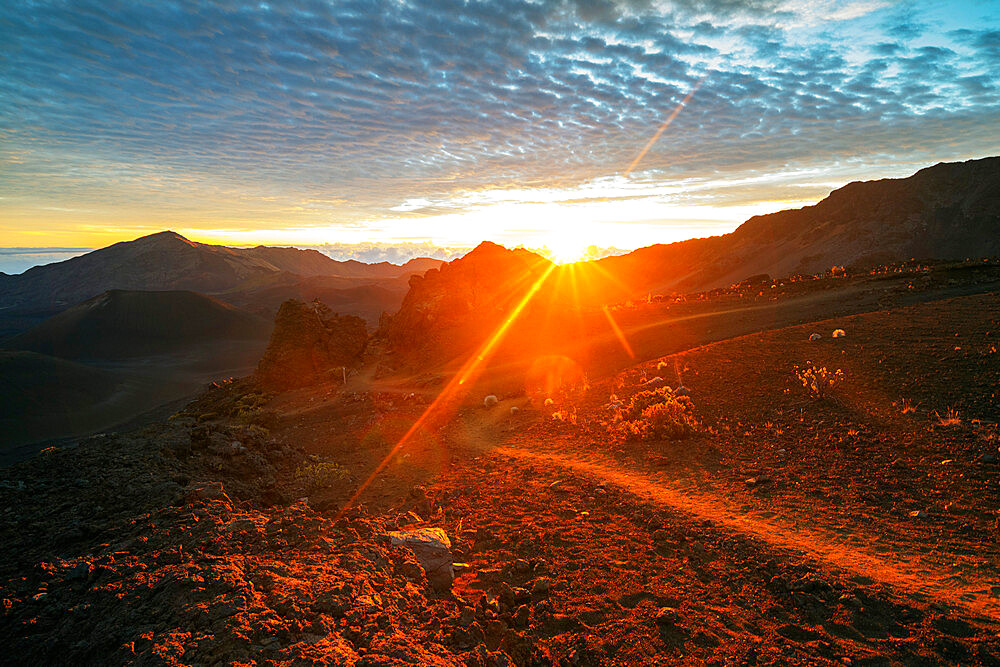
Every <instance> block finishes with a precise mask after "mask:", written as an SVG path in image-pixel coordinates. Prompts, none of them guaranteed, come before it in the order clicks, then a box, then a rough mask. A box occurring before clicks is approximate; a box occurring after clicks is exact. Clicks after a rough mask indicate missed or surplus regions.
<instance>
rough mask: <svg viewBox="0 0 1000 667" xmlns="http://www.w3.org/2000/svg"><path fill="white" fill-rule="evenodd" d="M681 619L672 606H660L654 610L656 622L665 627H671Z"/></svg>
mask: <svg viewBox="0 0 1000 667" xmlns="http://www.w3.org/2000/svg"><path fill="white" fill-rule="evenodd" d="M680 620H681V615H680V613H679V612H678V611H677V610H676V609H674V608H673V607H660V609H659V611H657V612H656V624H657V625H662V626H665V627H673V626H675V625H677V623H679V622H680Z"/></svg>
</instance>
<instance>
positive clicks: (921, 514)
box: [910, 510, 927, 519]
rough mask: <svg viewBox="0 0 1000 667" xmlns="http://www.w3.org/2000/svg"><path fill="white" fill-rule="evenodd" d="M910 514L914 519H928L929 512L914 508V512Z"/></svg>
mask: <svg viewBox="0 0 1000 667" xmlns="http://www.w3.org/2000/svg"><path fill="white" fill-rule="evenodd" d="M910 516H911V517H913V518H914V519H926V518H927V512H925V511H923V510H913V511H912V512H910Z"/></svg>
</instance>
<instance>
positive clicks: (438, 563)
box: [389, 528, 455, 591]
mask: <svg viewBox="0 0 1000 667" xmlns="http://www.w3.org/2000/svg"><path fill="white" fill-rule="evenodd" d="M389 538H390V540H391V541H392V545H393V546H397V547H406V548H408V549H409V550H410V551H412V552H413V556H414V557H415V558H416V559H417V562H418V563H420V566H421V567H423V568H424V572H425V573H426V574H427V581H429V582H430V583H431V585H432V586H433V587H434V588H435V589H436V590H439V591H443V590H447V589H449V588H451V584H452V582H453V581H455V568H454V561H453V559H452V555H451V540H449V539H448V533H446V532H444V530H442V529H440V528H421V529H419V530H394V531H392V532H390V533H389Z"/></svg>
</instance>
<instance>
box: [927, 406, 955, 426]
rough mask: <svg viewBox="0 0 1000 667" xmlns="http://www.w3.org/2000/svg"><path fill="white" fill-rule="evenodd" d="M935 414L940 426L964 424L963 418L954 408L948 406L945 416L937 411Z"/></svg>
mask: <svg viewBox="0 0 1000 667" xmlns="http://www.w3.org/2000/svg"><path fill="white" fill-rule="evenodd" d="M934 416H935V417H937V420H938V421H937V423H938V426H960V425H961V424H962V418H961V417H959V415H958V411H957V410H955V409H954V408H948V411H947V412H946V413H945V414H944V416H943V417H942V416H941V415H940V414H938V413H937V412H936V411H935V412H934Z"/></svg>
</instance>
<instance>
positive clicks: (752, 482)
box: [743, 475, 772, 488]
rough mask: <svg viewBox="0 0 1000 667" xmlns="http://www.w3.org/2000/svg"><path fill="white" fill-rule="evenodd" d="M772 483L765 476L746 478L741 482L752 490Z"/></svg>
mask: <svg viewBox="0 0 1000 667" xmlns="http://www.w3.org/2000/svg"><path fill="white" fill-rule="evenodd" d="M771 482H772V480H771V478H770V477H768V476H767V475H758V476H756V477H748V478H747V479H745V480H744V481H743V483H744V484H746V485H747V486H749V487H751V488H753V487H755V486H763V485H765V484H770V483H771Z"/></svg>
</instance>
